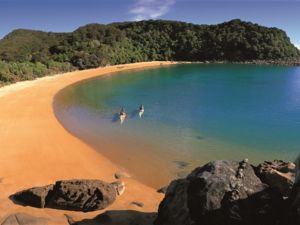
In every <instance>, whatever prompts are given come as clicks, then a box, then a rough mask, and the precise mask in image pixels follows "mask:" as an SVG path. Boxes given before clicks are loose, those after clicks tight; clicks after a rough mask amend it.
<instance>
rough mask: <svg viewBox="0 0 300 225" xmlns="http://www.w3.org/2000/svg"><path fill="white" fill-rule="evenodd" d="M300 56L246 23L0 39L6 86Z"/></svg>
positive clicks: (147, 25) (272, 32)
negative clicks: (101, 72) (111, 71)
mask: <svg viewBox="0 0 300 225" xmlns="http://www.w3.org/2000/svg"><path fill="white" fill-rule="evenodd" d="M299 56H300V53H299V50H298V49H297V48H296V47H295V46H294V45H293V44H291V42H290V40H289V38H288V37H287V35H286V33H285V32H284V31H282V30H280V29H277V28H266V27H263V26H259V25H257V24H253V23H249V22H243V21H240V20H232V21H229V22H226V23H222V24H219V25H211V26H208V25H195V24H190V23H184V22H175V21H162V20H150V21H141V22H125V23H114V24H109V25H100V24H90V25H86V26H84V27H80V28H79V29H77V30H75V31H74V32H72V33H47V32H42V31H31V30H16V31H13V32H12V33H10V34H8V35H7V36H6V37H4V38H3V39H2V40H0V81H2V82H15V81H19V80H26V79H32V78H34V77H40V76H43V75H45V74H49V73H57V72H61V71H69V70H72V69H87V68H93V67H98V66H105V65H113V64H122V63H130V62H140V61H150V60H182V61H207V60H209V61H211V60H218V61H224V60H226V61H251V60H279V59H290V58H295V57H297V58H298V57H299Z"/></svg>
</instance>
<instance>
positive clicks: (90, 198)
mask: <svg viewBox="0 0 300 225" xmlns="http://www.w3.org/2000/svg"><path fill="white" fill-rule="evenodd" d="M116 197H117V191H116V188H115V187H114V185H111V184H108V183H106V182H104V181H101V180H67V181H58V182H56V184H55V185H54V187H53V190H52V191H50V192H49V194H48V196H47V198H46V207H49V208H56V209H63V210H73V211H83V212H89V211H94V210H99V209H104V208H106V207H107V206H109V205H110V204H111V203H113V202H114V201H115V200H116Z"/></svg>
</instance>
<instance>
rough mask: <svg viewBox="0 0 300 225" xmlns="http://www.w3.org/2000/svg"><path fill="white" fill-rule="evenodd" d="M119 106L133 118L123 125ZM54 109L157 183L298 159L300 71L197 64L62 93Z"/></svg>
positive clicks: (120, 76)
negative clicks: (242, 162) (200, 171)
mask: <svg viewBox="0 0 300 225" xmlns="http://www.w3.org/2000/svg"><path fill="white" fill-rule="evenodd" d="M140 104H144V106H145V114H144V117H143V118H142V119H140V118H138V116H137V115H136V109H137V108H138V106H139V105H140ZM122 106H124V107H125V109H126V111H127V113H128V114H129V118H128V119H127V120H126V121H125V123H124V124H122V125H121V124H120V123H119V121H118V120H117V119H118V118H117V115H116V113H118V111H119V109H120V107H122ZM54 108H55V112H56V115H57V117H58V119H59V120H60V121H61V123H62V124H63V125H64V126H65V127H66V128H67V129H68V130H69V131H70V132H71V133H73V134H74V135H76V136H77V137H79V138H81V139H83V140H84V141H85V142H87V143H88V144H90V145H92V146H93V147H95V148H96V149H99V150H100V151H101V153H103V154H105V155H107V156H108V157H111V158H112V160H113V161H114V162H116V163H118V164H119V165H121V166H122V167H124V169H127V170H129V171H130V172H132V173H133V174H134V176H137V177H138V178H140V179H144V180H146V183H147V182H148V184H149V185H152V186H159V185H161V184H163V183H164V182H166V181H167V180H169V179H171V178H173V177H176V176H183V175H184V174H185V173H186V172H187V171H189V170H190V169H192V168H193V167H195V166H197V165H201V164H202V163H204V162H207V161H209V160H214V159H242V158H249V159H250V161H252V162H253V163H257V162H261V161H262V160H265V159H269V160H270V159H275V158H280V159H284V160H293V159H295V158H296V155H297V154H299V152H300V151H299V150H300V68H299V67H278V66H254V65H201V64H193V65H176V66H170V67H161V68H158V69H148V70H138V71H130V72H123V73H119V74H118V75H107V76H104V77H99V78H96V79H91V80H87V81H84V82H80V83H77V84H75V85H72V86H69V87H67V88H65V89H64V90H62V91H61V92H60V93H59V94H58V95H57V96H56V99H55V104H54ZM177 161H185V162H188V163H189V165H188V166H187V168H180V166H178V163H177Z"/></svg>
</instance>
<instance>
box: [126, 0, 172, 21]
mask: <svg viewBox="0 0 300 225" xmlns="http://www.w3.org/2000/svg"><path fill="white" fill-rule="evenodd" d="M175 3H176V0H136V3H135V4H134V6H133V8H132V9H131V10H130V11H129V13H130V14H132V15H133V18H132V19H133V20H137V21H139V20H146V19H157V18H159V17H161V16H163V15H165V14H166V13H168V12H169V10H170V8H171V7H172V6H173V5H174V4H175Z"/></svg>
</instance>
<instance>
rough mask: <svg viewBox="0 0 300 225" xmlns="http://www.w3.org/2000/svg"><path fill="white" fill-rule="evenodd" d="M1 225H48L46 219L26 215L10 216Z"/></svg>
mask: <svg viewBox="0 0 300 225" xmlns="http://www.w3.org/2000/svg"><path fill="white" fill-rule="evenodd" d="M0 224H1V225H47V224H48V220H47V219H45V218H40V217H34V216H30V215H27V214H24V213H16V214H13V215H9V216H8V217H6V218H5V219H4V220H3V221H1V223H0Z"/></svg>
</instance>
